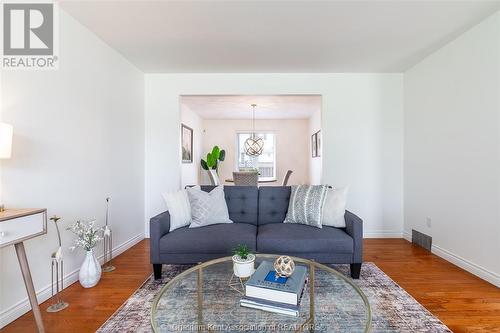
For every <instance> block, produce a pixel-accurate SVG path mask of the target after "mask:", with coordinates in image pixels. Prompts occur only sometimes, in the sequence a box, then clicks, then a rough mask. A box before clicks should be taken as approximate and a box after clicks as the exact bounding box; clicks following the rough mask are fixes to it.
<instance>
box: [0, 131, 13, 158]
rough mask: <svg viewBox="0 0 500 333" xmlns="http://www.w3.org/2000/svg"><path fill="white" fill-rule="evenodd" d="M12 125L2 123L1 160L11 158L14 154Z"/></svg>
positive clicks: (0, 136)
mask: <svg viewBox="0 0 500 333" xmlns="http://www.w3.org/2000/svg"><path fill="white" fill-rule="evenodd" d="M12 133H13V128H12V125H9V124H5V123H0V158H10V156H11V153H12Z"/></svg>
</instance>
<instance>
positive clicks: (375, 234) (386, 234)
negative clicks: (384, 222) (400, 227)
mask: <svg viewBox="0 0 500 333" xmlns="http://www.w3.org/2000/svg"><path fill="white" fill-rule="evenodd" d="M402 237H403V233H402V232H401V231H396V230H394V231H386V230H381V231H365V232H363V238H402Z"/></svg>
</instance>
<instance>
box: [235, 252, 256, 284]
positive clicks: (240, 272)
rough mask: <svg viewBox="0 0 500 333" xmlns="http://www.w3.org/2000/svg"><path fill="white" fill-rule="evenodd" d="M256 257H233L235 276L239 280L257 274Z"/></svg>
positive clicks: (251, 255) (250, 255)
mask: <svg viewBox="0 0 500 333" xmlns="http://www.w3.org/2000/svg"><path fill="white" fill-rule="evenodd" d="M254 262H255V255H253V254H249V255H248V258H247V259H241V258H240V256H237V255H234V256H233V271H234V275H236V276H237V277H239V278H248V277H250V276H251V275H252V274H253V273H254V272H255V267H254Z"/></svg>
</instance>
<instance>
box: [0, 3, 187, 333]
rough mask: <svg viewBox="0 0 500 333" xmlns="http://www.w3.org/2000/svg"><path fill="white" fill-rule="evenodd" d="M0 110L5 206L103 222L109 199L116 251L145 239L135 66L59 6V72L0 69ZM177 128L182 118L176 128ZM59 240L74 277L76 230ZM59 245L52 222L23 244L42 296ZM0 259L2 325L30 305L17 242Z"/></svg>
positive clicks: (140, 91)
mask: <svg viewBox="0 0 500 333" xmlns="http://www.w3.org/2000/svg"><path fill="white" fill-rule="evenodd" d="M1 107H2V109H1V112H2V118H3V120H4V121H5V122H8V123H10V124H12V125H13V126H14V143H13V153H12V159H10V160H4V161H2V178H1V183H2V190H3V198H4V202H5V204H6V206H7V207H44V208H45V207H46V208H47V209H48V214H49V216H51V215H54V214H57V215H60V216H61V217H62V220H61V221H60V223H62V225H61V226H62V227H63V228H62V229H65V228H66V227H67V226H68V225H69V224H70V223H73V222H75V221H76V220H77V219H79V218H82V219H90V218H96V219H97V221H98V223H99V224H102V223H103V218H104V214H105V198H106V197H107V196H110V197H111V224H112V228H113V237H114V239H113V241H114V245H115V248H116V249H117V251H120V250H123V249H125V248H127V247H129V246H131V245H133V244H134V243H135V242H138V241H139V240H141V239H142V238H143V237H144V178H143V177H144V75H143V74H142V73H141V72H140V71H138V70H137V69H136V68H135V67H133V66H132V65H131V64H130V63H128V62H127V61H126V60H125V59H124V58H122V57H121V56H120V55H119V54H118V53H117V52H115V51H113V50H112V49H111V48H109V47H108V46H107V45H105V44H104V43H103V42H102V41H101V40H99V39H98V38H97V37H96V36H95V35H94V34H92V33H90V32H89V31H88V30H87V29H86V28H84V27H83V26H81V25H80V24H79V23H77V22H76V21H75V20H74V19H73V18H71V17H70V16H69V15H67V14H66V13H65V12H64V11H62V10H61V11H60V66H59V70H57V71H5V72H2V105H1ZM177 127H178V122H177V123H176V124H175V129H176V133H178V128H177ZM176 147H177V146H176ZM49 223H52V222H50V221H49ZM62 238H63V243H64V244H63V247H64V252H65V253H64V256H65V261H64V264H65V273H66V274H70V273H72V274H70V276H69V281H67V282H71V281H75V279H76V272H77V270H78V268H79V266H80V265H81V263H82V261H83V257H84V253H83V251H77V252H70V251H69V249H68V248H69V246H70V245H71V244H70V243H71V241H72V238H73V237H72V235H71V234H70V233H69V232H68V231H66V230H64V231H63V234H62ZM56 244H57V236H56V233H55V228H54V226H53V224H49V226H48V234H47V235H44V236H41V237H38V238H35V239H32V240H28V241H27V242H25V246H26V251H27V255H28V260H29V263H30V266H31V273H32V275H33V280H34V285H35V289H36V290H37V291H38V292H39V298H38V300H39V301H40V302H41V301H44V300H45V299H46V298H47V297H48V296H49V295H50V287H49V284H50V276H51V275H50V256H51V253H52V252H53V251H54V250H56V249H57V245H56ZM115 253H116V252H115ZM98 254H101V250H100V249H99V252H98ZM0 259H1V262H0V267H1V274H0V277H1V281H0V316H1V325H5V324H6V323H8V322H9V321H11V320H13V319H15V318H16V317H17V316H19V315H20V314H22V313H23V312H24V311H27V310H28V309H29V307H28V303H27V301H26V291H25V289H24V284H23V279H22V276H21V273H20V270H19V268H18V263H17V258H16V256H15V251H14V247H13V246H10V247H7V248H4V249H1V250H0ZM81 292H82V293H85V291H84V290H82V291H81ZM70 306H71V305H70Z"/></svg>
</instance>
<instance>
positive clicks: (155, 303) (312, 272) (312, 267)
mask: <svg viewBox="0 0 500 333" xmlns="http://www.w3.org/2000/svg"><path fill="white" fill-rule="evenodd" d="M255 256H256V259H257V258H261V259H274V258H277V257H278V256H279V255H276V254H260V253H259V254H256V255H255ZM291 258H292V259H293V261H294V262H296V263H301V264H305V265H307V266H308V267H309V280H308V284H309V318H308V319H307V320H306V321H305V322H304V323H302V324H301V325H300V327H299V328H298V329H297V330H296V331H295V332H302V331H303V330H304V329H305V328H307V327H310V328H311V329H310V330H311V331H312V327H314V283H315V269H316V268H320V269H322V270H325V271H327V272H329V273H332V274H333V275H335V276H336V277H338V278H340V279H342V280H344V281H345V282H347V283H348V284H349V285H350V286H351V287H353V289H354V290H355V291H356V292H357V293H358V295H359V296H360V297H361V299H362V300H363V303H364V304H365V306H366V310H367V320H366V324H365V329H364V331H363V332H365V333H366V332H370V331H371V323H372V311H371V307H370V303H369V302H368V298H367V297H366V295H365V294H364V293H363V291H361V289H360V288H359V287H358V286H357V285H356V284H354V283H353V282H352V280H351V279H350V278H348V277H346V276H344V275H343V274H341V273H339V272H337V271H336V270H335V269H333V268H331V267H328V266H326V265H323V264H320V263H317V262H316V261H314V260H309V259H303V258H298V257H291ZM231 260H232V257H231V256H229V257H222V258H218V259H214V260H209V261H206V262H203V263H199V264H198V265H196V266H194V267H191V268H189V269H187V270H185V271H184V272H182V273H180V274H179V275H177V276H175V277H174V278H173V279H171V280H170V281H169V282H168V283H167V284H166V285H165V286H163V287H162V288H161V290H160V292H159V293H158V295H156V296H155V298H154V300H153V306H152V308H151V327H152V328H153V332H155V333H160V330H159V329H158V326H157V324H156V314H157V307H158V302H159V301H160V299H161V297H162V296H163V294H164V292H165V291H166V290H167V289H168V288H169V287H170V286H171V285H173V284H174V283H176V282H177V281H179V280H181V279H182V278H184V277H185V276H186V275H189V274H191V273H193V272H195V271H197V272H198V278H197V303H198V326H197V331H201V332H204V331H207V332H211V331H210V330H208V329H206V328H205V326H204V325H203V269H204V268H205V267H208V266H211V265H215V264H219V263H223V262H229V261H231Z"/></svg>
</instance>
